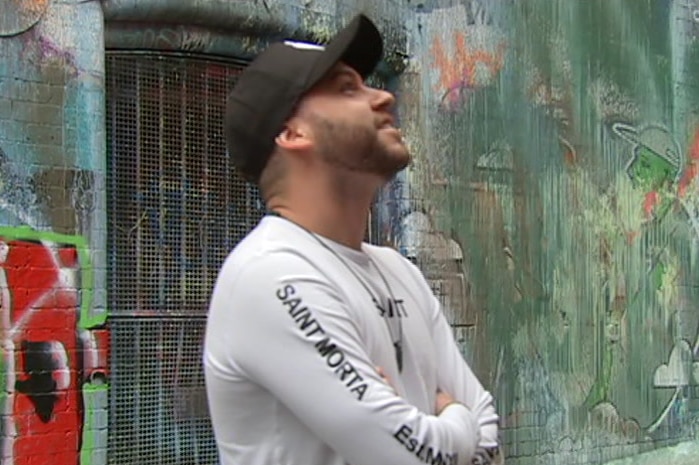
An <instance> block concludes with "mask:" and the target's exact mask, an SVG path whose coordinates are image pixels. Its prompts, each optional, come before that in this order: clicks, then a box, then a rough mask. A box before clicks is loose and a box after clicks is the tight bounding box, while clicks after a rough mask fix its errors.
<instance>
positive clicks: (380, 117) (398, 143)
mask: <svg viewBox="0 0 699 465" xmlns="http://www.w3.org/2000/svg"><path fill="white" fill-rule="evenodd" d="M394 103H395V99H394V97H393V95H391V94H390V93H388V92H386V91H383V90H379V89H374V88H372V87H368V86H366V85H365V84H364V82H363V80H362V78H361V76H360V75H359V74H358V73H357V72H356V71H355V70H354V69H352V68H350V67H349V66H346V65H344V64H338V65H336V66H335V67H334V68H333V69H332V70H331V71H330V73H328V75H327V76H326V77H325V78H324V79H323V80H322V81H321V82H320V83H318V85H316V86H315V87H314V88H313V89H312V90H311V91H310V92H308V94H306V96H304V98H303V100H302V101H301V103H300V105H299V109H298V112H297V116H298V117H299V118H302V119H303V120H304V121H306V122H307V123H308V124H309V126H310V127H311V130H312V134H313V136H312V137H313V143H314V145H315V148H316V151H317V152H318V154H319V155H320V156H321V157H323V160H324V161H325V162H326V163H327V164H328V165H330V166H332V167H334V168H342V169H345V170H349V171H353V172H360V173H366V174H374V175H377V176H379V177H381V178H383V179H385V180H388V179H390V178H392V177H393V176H394V175H395V174H396V173H397V172H399V171H400V170H402V169H403V168H405V167H406V166H407V165H408V163H409V162H410V154H409V153H408V149H407V147H406V146H405V144H404V143H403V139H402V137H401V134H400V132H399V131H398V129H396V127H395V126H394V119H393V116H392V114H391V111H392V109H393V105H394Z"/></svg>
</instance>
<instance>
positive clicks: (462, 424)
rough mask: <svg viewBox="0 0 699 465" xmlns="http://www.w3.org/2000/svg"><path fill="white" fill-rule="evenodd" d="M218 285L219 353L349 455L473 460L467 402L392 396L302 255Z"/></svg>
mask: <svg viewBox="0 0 699 465" xmlns="http://www.w3.org/2000/svg"><path fill="white" fill-rule="evenodd" d="M217 287H222V289H221V290H220V291H218V292H219V293H220V294H219V295H218V296H217V297H215V299H217V302H218V303H215V305H220V304H223V305H226V306H227V307H228V308H226V311H227V312H230V314H231V315H234V317H233V320H231V324H230V329H229V330H228V329H227V336H226V344H225V347H226V352H225V353H224V356H229V357H231V362H232V363H235V364H236V365H237V366H238V367H239V368H240V369H241V370H242V371H243V372H244V373H245V374H246V375H247V376H248V377H249V379H251V380H252V381H253V382H255V383H257V384H259V385H260V386H262V387H263V388H265V389H266V390H268V391H269V392H270V393H271V394H272V395H274V397H275V398H276V399H278V400H279V402H281V403H283V404H284V405H285V406H286V408H288V409H289V410H290V411H291V412H293V414H294V415H296V416H297V418H298V419H299V420H300V421H301V422H303V423H304V424H305V425H306V426H307V427H308V428H309V429H310V430H311V431H312V432H313V433H314V434H315V435H317V437H318V438H320V439H321V440H322V441H324V442H325V443H326V444H327V445H328V446H329V447H331V448H332V449H333V450H335V451H336V452H337V453H338V454H339V455H340V456H342V457H343V459H344V460H345V461H346V462H347V463H350V464H352V465H375V464H377V463H380V464H386V465H391V464H396V465H411V464H415V465H418V464H424V463H432V464H437V463H439V464H445V465H446V464H449V465H451V464H467V463H470V461H471V457H472V456H473V455H474V453H475V451H476V447H477V443H478V439H479V424H478V422H477V419H476V417H475V415H474V414H473V412H472V410H471V409H470V408H467V407H466V406H464V405H462V404H458V403H457V404H452V405H450V406H448V407H447V408H445V409H444V410H443V412H442V413H441V414H440V415H439V416H434V415H428V414H425V413H422V412H420V411H419V410H418V409H417V408H416V407H414V406H412V405H410V404H408V403H407V402H406V401H405V400H403V399H401V398H400V397H399V396H397V395H396V394H395V393H394V392H393V389H392V388H391V387H390V386H388V385H387V384H386V383H385V382H384V381H383V380H382V379H381V377H380V376H379V375H378V374H377V373H376V369H375V365H374V364H373V363H372V361H371V360H370V359H369V357H368V356H367V352H366V350H365V347H364V344H363V342H362V339H361V337H360V335H359V332H358V329H357V326H356V324H355V322H353V321H352V319H351V318H350V314H349V313H348V310H347V307H346V305H345V303H344V302H343V300H342V298H341V297H340V295H341V292H338V291H337V290H336V288H334V287H333V285H332V284H331V283H330V282H329V281H328V280H327V279H326V278H324V277H323V275H322V274H320V273H319V271H318V270H317V269H315V268H314V266H313V265H311V264H310V263H308V262H307V261H306V260H305V259H303V258H301V257H299V256H297V255H294V254H292V253H287V252H284V253H281V252H280V253H277V254H275V255H272V256H270V255H266V256H265V257H264V258H262V259H260V260H257V261H255V262H253V263H251V264H250V265H249V266H247V267H245V269H244V271H243V272H239V273H238V274H237V275H236V276H235V277H234V278H233V280H232V282H230V281H229V283H228V284H227V285H225V286H217ZM219 356H220V355H219ZM233 359H234V360H233ZM464 381H465V380H464ZM469 394H470V392H469ZM465 398H466V399H468V400H471V396H466V397H465ZM471 405H473V404H472V403H471ZM465 438H468V440H466V439H465Z"/></svg>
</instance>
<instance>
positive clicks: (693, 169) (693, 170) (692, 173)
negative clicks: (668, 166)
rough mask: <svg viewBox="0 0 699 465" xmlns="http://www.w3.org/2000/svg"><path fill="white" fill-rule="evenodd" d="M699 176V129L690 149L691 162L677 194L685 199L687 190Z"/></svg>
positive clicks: (680, 182)
mask: <svg viewBox="0 0 699 465" xmlns="http://www.w3.org/2000/svg"><path fill="white" fill-rule="evenodd" d="M698 175H699V128H697V129H696V131H695V132H694V140H693V141H692V144H691V145H690V147H689V162H688V163H687V166H686V167H685V170H684V173H682V177H681V178H680V181H679V186H678V190H677V194H678V195H679V196H680V197H684V196H685V194H686V193H687V188H688V187H689V186H690V185H691V184H692V182H693V181H694V180H695V179H696V178H697V176H698Z"/></svg>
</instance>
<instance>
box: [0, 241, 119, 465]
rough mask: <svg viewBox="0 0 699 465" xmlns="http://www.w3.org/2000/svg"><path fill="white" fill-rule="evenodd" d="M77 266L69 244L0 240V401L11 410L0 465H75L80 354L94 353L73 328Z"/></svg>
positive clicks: (78, 434)
mask: <svg viewBox="0 0 699 465" xmlns="http://www.w3.org/2000/svg"><path fill="white" fill-rule="evenodd" d="M80 266H81V264H80V263H79V259H78V251H77V250H76V247H75V246H74V245H63V244H54V243H44V242H39V241H30V240H17V239H6V238H3V237H1V236H0V291H1V292H2V308H1V309H2V318H3V319H2V321H3V336H4V337H3V342H4V349H5V351H4V359H3V363H4V364H5V366H4V370H3V371H4V381H5V383H6V385H5V386H3V390H4V391H5V392H6V398H5V399H3V400H5V403H6V405H5V407H4V408H5V410H4V411H5V412H8V411H11V412H12V415H11V416H10V415H7V416H5V417H4V424H3V425H2V426H3V433H2V436H3V437H2V440H3V450H4V454H5V457H6V460H7V459H9V461H8V462H3V463H11V464H13V465H49V464H51V465H53V464H61V465H77V464H78V463H79V451H80V445H81V444H80V443H81V438H82V426H83V405H82V380H83V379H84V375H85V373H84V369H85V368H86V367H85V366H84V365H85V363H84V356H85V354H90V353H93V351H92V350H90V349H93V348H89V347H87V348H85V349H86V350H83V347H82V346H83V345H84V344H82V343H81V335H80V333H79V330H78V320H79V307H80V303H79V302H80V299H79V282H78V281H79V278H80V271H81V270H80ZM83 339H85V338H84V336H83ZM92 358H95V363H100V362H102V363H105V364H106V360H104V359H106V357H100V356H99V355H97V356H94V355H93V356H92ZM90 364H92V363H90ZM102 366H103V367H104V366H105V365H102ZM91 368H94V367H91ZM8 404H9V405H8Z"/></svg>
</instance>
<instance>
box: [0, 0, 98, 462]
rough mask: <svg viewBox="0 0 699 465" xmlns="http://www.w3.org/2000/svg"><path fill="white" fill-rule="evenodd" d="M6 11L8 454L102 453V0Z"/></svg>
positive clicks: (31, 458)
mask: <svg viewBox="0 0 699 465" xmlns="http://www.w3.org/2000/svg"><path fill="white" fill-rule="evenodd" d="M0 17H1V18H2V19H0V314H1V315H2V320H1V321H2V323H1V325H2V332H1V334H2V336H1V337H2V347H3V350H2V359H1V360H0V384H1V385H2V387H1V388H0V404H1V407H0V408H2V411H3V412H5V413H4V414H3V416H2V419H1V420H0V421H2V425H0V431H1V433H0V445H1V447H0V449H1V451H2V459H0V462H2V463H3V464H8V465H20V464H32V465H42V464H46V465H48V464H62V465H63V464H65V465H71V464H73V465H77V464H78V463H80V464H94V465H99V464H104V463H106V437H107V434H106V432H107V407H108V403H107V381H108V369H107V366H108V365H107V351H108V348H109V337H108V333H107V331H106V329H104V327H103V324H104V317H105V311H104V291H101V290H100V289H103V287H104V286H103V281H104V258H103V257H104V244H103V242H104V228H105V225H104V221H103V217H104V208H103V203H104V202H103V200H102V197H103V195H104V189H103V187H102V185H103V177H104V160H103V154H104V142H103V137H104V130H103V124H104V123H103V110H102V105H103V102H102V100H103V69H102V68H103V64H102V63H103V48H102V45H101V44H102V26H101V24H102V20H101V9H100V6H99V5H98V4H96V3H94V2H92V3H86V2H50V1H46V0H44V1H41V0H37V1H31V2H9V3H7V2H5V3H3V5H2V6H1V7H0Z"/></svg>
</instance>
